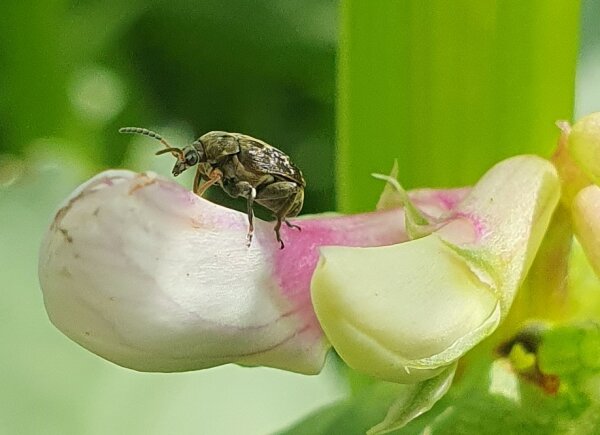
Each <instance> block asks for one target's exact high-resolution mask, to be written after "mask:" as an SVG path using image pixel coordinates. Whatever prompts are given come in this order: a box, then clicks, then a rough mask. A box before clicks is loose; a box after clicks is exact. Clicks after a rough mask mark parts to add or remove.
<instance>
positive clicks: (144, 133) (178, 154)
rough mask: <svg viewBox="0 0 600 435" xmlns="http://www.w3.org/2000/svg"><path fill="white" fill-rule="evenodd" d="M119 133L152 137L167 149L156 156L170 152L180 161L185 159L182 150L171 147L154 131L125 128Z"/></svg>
mask: <svg viewBox="0 0 600 435" xmlns="http://www.w3.org/2000/svg"><path fill="white" fill-rule="evenodd" d="M119 133H130V134H141V135H142V136H148V137H151V138H152V139H156V140H157V141H159V142H160V143H161V144H163V145H164V146H165V149H164V150H160V151H157V152H156V155H160V154H164V153H166V152H170V153H171V154H173V155H174V156H175V157H177V158H179V159H182V160H183V158H184V157H183V151H181V149H179V148H175V147H172V146H171V145H169V143H168V142H167V141H166V140H165V139H163V137H162V136H161V135H160V134H158V133H155V132H153V131H152V130H148V129H147V128H140V127H123V128H120V129H119Z"/></svg>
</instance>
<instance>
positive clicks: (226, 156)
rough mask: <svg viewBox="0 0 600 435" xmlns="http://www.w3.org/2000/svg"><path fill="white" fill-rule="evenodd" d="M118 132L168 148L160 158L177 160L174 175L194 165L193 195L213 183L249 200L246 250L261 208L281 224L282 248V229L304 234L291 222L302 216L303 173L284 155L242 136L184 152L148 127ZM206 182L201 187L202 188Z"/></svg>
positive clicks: (217, 137)
mask: <svg viewBox="0 0 600 435" xmlns="http://www.w3.org/2000/svg"><path fill="white" fill-rule="evenodd" d="M119 132H120V133H133V134H141V135H144V136H148V137H151V138H153V139H156V140H158V141H159V142H160V143H162V144H163V145H164V146H165V148H164V149H162V150H160V151H158V152H156V155H161V154H165V153H171V154H172V155H173V156H174V157H175V158H176V159H177V160H176V162H175V166H174V167H173V171H172V173H173V175H174V176H175V177H177V176H178V175H179V174H181V173H182V172H184V171H185V170H187V169H188V168H191V167H193V166H196V167H197V169H196V176H195V178H194V185H193V188H192V190H193V192H194V193H196V194H197V195H199V196H202V195H203V194H204V192H206V190H207V189H208V188H209V187H211V186H212V185H214V184H217V185H219V186H220V187H221V188H222V189H223V190H224V191H225V192H226V193H227V194H228V195H229V196H231V197H233V198H237V197H242V198H245V199H246V211H247V214H248V234H247V245H248V246H250V244H251V243H252V235H253V232H254V224H253V218H254V210H253V206H254V203H255V202H256V203H257V204H259V205H261V206H263V207H264V208H266V209H267V210H270V211H272V212H273V216H274V217H275V218H276V219H277V222H276V223H275V236H276V238H277V241H278V242H279V243H280V245H281V249H283V248H284V247H285V244H284V243H283V240H281V234H280V229H281V224H282V223H285V224H286V225H287V226H288V227H290V228H296V229H298V230H301V228H300V227H299V226H298V225H295V224H292V223H291V222H289V221H288V219H287V218H288V217H295V216H297V215H298V213H300V210H301V209H302V205H303V203H304V188H305V187H306V182H305V181H304V176H303V175H302V172H301V171H300V169H298V167H297V166H296V165H294V164H293V163H292V162H291V160H290V158H289V157H288V156H287V155H286V154H285V153H283V152H282V151H281V150H279V149H277V148H275V147H273V146H271V145H269V144H268V143H266V142H264V141H262V140H260V139H256V138H254V137H252V136H248V135H245V134H241V133H228V132H225V131H211V132H208V133H206V134H204V135H202V136H200V137H199V138H198V139H196V140H195V141H194V142H192V143H191V144H190V145H188V146H186V147H184V148H175V147H172V146H171V145H169V143H168V142H167V141H166V140H165V139H163V137H162V136H160V135H159V134H158V133H155V132H153V131H151V130H148V129H146V128H140V127H123V128H121V129H119ZM201 181H204V183H203V184H200V183H201Z"/></svg>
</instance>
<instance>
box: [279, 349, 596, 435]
mask: <svg viewBox="0 0 600 435" xmlns="http://www.w3.org/2000/svg"><path fill="white" fill-rule="evenodd" d="M586 381H587V382H586V383H581V384H578V386H577V389H576V390H573V389H572V390H569V391H567V390H564V391H560V392H559V393H558V394H556V395H547V394H543V393H541V392H540V388H539V387H538V386H536V385H533V384H531V383H529V382H527V381H525V380H523V379H520V378H519V377H518V376H517V375H516V374H515V372H514V369H513V368H512V367H511V366H510V364H509V362H508V361H507V360H506V359H497V360H495V361H492V360H491V359H490V358H489V357H488V358H481V359H479V360H478V361H477V363H474V364H471V365H469V366H468V367H467V368H466V369H465V370H464V371H463V373H462V374H461V376H460V377H459V378H458V379H457V381H456V382H455V384H453V386H452V388H451V389H450V391H449V392H448V394H447V395H446V396H444V397H443V398H442V399H441V400H440V401H439V402H437V403H436V404H435V405H434V407H433V408H432V409H431V411H429V412H428V413H427V414H424V415H422V416H420V417H418V418H417V419H415V420H413V421H412V422H411V423H409V424H408V425H407V426H406V427H404V428H403V429H401V430H397V431H394V432H392V433H397V434H411V435H413V434H414V435H416V434H431V435H457V434H460V435H467V434H485V435H495V434H498V435H503V434H515V435H520V434H523V435H524V434H528V435H532V434H540V435H541V434H544V435H553V434H556V435H558V434H573V435H574V434H579V435H595V434H597V433H598V432H597V429H598V426H597V425H598V423H599V421H600V420H599V416H600V414H599V413H600V402H598V397H593V398H590V397H589V396H588V393H587V391H585V390H586V389H588V388H590V385H591V384H595V385H597V384H598V379H597V378H593V377H588V378H586ZM407 387H408V386H398V385H396V386H394V385H391V384H386V383H377V384H373V385H372V386H370V387H369V388H366V389H365V390H363V391H361V393H360V394H358V395H356V396H354V397H352V398H350V399H346V400H345V401H341V402H340V403H338V404H335V405H332V406H329V407H327V408H325V409H323V410H321V411H319V412H318V413H315V414H313V415H312V416H310V417H309V418H308V419H307V420H306V421H305V422H304V424H299V425H297V426H295V427H293V428H290V429H289V430H287V431H284V432H281V435H301V434H308V433H310V434H312V435H326V434H334V433H343V434H345V435H359V434H364V433H365V430H367V429H368V428H369V427H371V426H373V425H375V424H376V423H378V422H379V421H381V420H382V418H383V416H384V415H385V413H386V411H387V408H388V406H389V403H390V402H392V401H393V399H394V397H395V396H396V395H398V394H400V392H401V390H402V389H403V388H407ZM572 388H574V387H572ZM577 393H581V394H582V395H583V396H582V397H586V399H585V400H582V401H575V400H573V398H574V397H578V396H577ZM309 428H313V430H312V431H310V432H309V431H308V430H309Z"/></svg>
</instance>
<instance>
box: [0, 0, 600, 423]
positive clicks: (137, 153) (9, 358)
mask: <svg viewBox="0 0 600 435" xmlns="http://www.w3.org/2000/svg"><path fill="white" fill-rule="evenodd" d="M355 3H356V2H355ZM398 3H401V2H398ZM494 3H499V4H502V2H494ZM365 4H366V3H365ZM413 4H414V3H413ZM504 4H506V2H505V3H504ZM338 7H339V4H338V2H337V1H333V0H286V1H275V0H254V1H252V2H248V1H243V0H228V1H227V2H223V1H219V0H207V1H195V0H171V1H138V0H130V1H119V0H107V1H97V0H81V1H75V0H72V1H67V0H44V1H41V2H40V1H33V0H22V1H16V0H5V1H3V2H2V3H1V4H0V16H2V17H3V25H2V26H0V185H1V186H2V187H0V285H1V290H0V344H2V347H1V349H2V353H1V355H0V434H107V433H115V434H119V433H122V434H142V433H143V434H150V435H152V434H157V435H158V434H170V433H178V434H199V433H202V434H203V433H210V434H229V433H244V434H264V433H270V432H273V431H275V430H277V429H279V428H282V427H284V426H286V425H288V424H289V423H291V422H292V421H294V420H296V419H298V418H301V417H302V416H303V415H305V414H306V413H308V412H309V411H312V410H315V409H317V408H319V407H320V406H322V405H324V404H327V403H330V402H333V401H334V400H336V399H338V398H340V397H344V396H346V395H347V394H348V386H347V385H346V382H345V380H344V379H343V378H342V377H341V376H340V375H339V372H338V370H336V364H335V362H334V363H331V364H329V365H328V366H327V369H326V370H325V372H324V373H323V374H321V375H319V376H317V377H304V376H300V375H295V374H290V373H285V372H280V371H276V370H268V369H261V368H259V369H244V368H239V367H235V366H227V367H220V368H217V369H212V370H208V371H204V372H197V373H186V374H174V375H162V374H141V373H136V372H132V371H129V370H126V369H122V368H120V367H117V366H115V365H112V364H110V363H108V362H106V361H104V360H101V359H100V358H97V357H95V356H94V355H92V354H90V353H88V352H87V351H85V350H83V349H82V348H79V347H78V346H77V345H75V344H73V343H71V342H70V341H69V340H68V339H66V338H65V337H64V336H62V335H61V334H60V333H59V332H58V331H57V330H55V329H54V328H53V327H52V326H51V324H50V323H49V321H48V320H47V317H46V314H45V311H44V309H43V303H42V297H41V293H40V291H39V288H38V284H37V273H36V267H37V250H38V246H39V243H40V239H41V237H42V234H43V232H44V230H45V228H46V226H47V225H48V223H49V221H50V218H51V215H52V213H53V211H54V209H55V208H56V206H57V204H58V203H59V201H60V200H61V199H62V198H63V197H64V196H66V194H67V193H68V192H69V191H71V190H72V189H73V187H74V186H76V185H77V184H78V183H79V182H81V181H82V180H83V179H85V177H87V176H90V175H91V174H93V173H95V172H97V171H100V170H102V169H105V168H108V167H127V168H130V169H133V170H148V169H151V170H155V171H157V172H160V173H163V174H167V175H168V174H169V171H170V168H171V166H172V160H171V159H170V158H169V157H167V156H162V157H154V156H153V151H155V150H157V149H158V148H159V144H158V143H156V142H154V141H152V140H150V139H147V138H142V137H139V138H138V137H132V136H124V135H119V134H118V133H117V130H118V128H119V127H122V126H141V127H148V128H151V129H154V130H156V131H158V132H160V133H161V134H163V136H165V137H166V138H167V139H168V140H169V141H170V142H171V143H173V144H174V145H176V146H177V145H181V144H184V143H187V142H189V141H191V140H192V139H194V138H195V137H197V136H199V135H200V134H202V133H204V132H206V131H209V130H217V129H218V130H229V131H239V132H244V133H247V134H250V135H253V136H256V137H259V138H262V139H265V140H266V141H267V142H269V143H271V144H273V145H275V146H277V147H279V148H281V149H282V150H284V151H286V152H287V153H288V154H290V156H291V157H292V158H293V160H294V161H295V162H296V163H297V164H298V166H299V167H301V168H302V170H303V171H304V173H305V176H306V179H307V181H308V187H307V192H306V203H305V207H304V213H314V212H322V211H327V210H332V209H334V208H336V204H339V205H340V207H341V208H343V209H345V210H355V209H364V208H368V207H369V204H374V203H375V201H376V197H374V196H373V195H372V192H374V191H376V190H377V189H380V185H378V184H377V182H375V181H373V180H370V179H369V177H368V173H369V172H371V171H372V170H377V171H385V170H387V169H388V168H389V166H391V161H387V160H386V161H383V162H382V161H381V157H379V160H375V158H371V156H372V155H375V156H381V154H378V153H377V145H376V144H370V143H365V144H362V143H361V144H358V145H356V144H352V145H350V146H349V147H350V148H347V149H356V148H357V147H360V148H361V149H362V151H361V154H359V153H357V152H348V151H345V152H344V157H343V158H344V159H346V160H345V163H344V164H343V165H340V164H339V162H336V155H337V154H336V151H335V149H336V148H335V147H334V146H335V143H336V114H335V102H336V98H337V97H336V50H337V46H338V19H339V13H338ZM580 16H581V17H582V20H581V22H582V26H583V27H582V33H581V42H580V50H579V61H578V70H577V88H576V89H577V92H576V112H577V113H579V114H585V113H587V112H590V111H597V110H598V109H600V85H599V83H600V38H599V37H598V36H597V23H598V20H600V2H599V1H597V0H586V1H584V2H583V4H582V9H581V15H580ZM413 18H414V15H413ZM417 18H419V17H417ZM426 18H427V17H426V16H421V17H420V19H423V20H425V19H426ZM520 24H522V25H523V23H520ZM392 25H393V23H392ZM528 25H529V23H526V24H525V26H528ZM459 30H461V26H460V23H458V24H457V25H456V26H454V27H448V28H446V29H445V30H444V31H445V32H446V33H442V34H440V35H439V37H438V38H437V40H438V41H441V42H440V44H441V45H440V46H439V48H440V50H441V49H443V48H444V45H443V44H444V41H450V44H452V41H454V39H453V38H454V37H455V35H454V34H453V32H455V31H456V32H457V31H459ZM533 34H534V36H535V33H533ZM382 38H383V36H382ZM461 38H464V40H463V41H462V42H461V41H460V40H459V41H458V42H457V43H463V44H464V43H465V41H468V40H469V34H468V33H466V32H463V33H462V34H461ZM510 38H513V39H512V40H515V41H518V40H519V39H520V38H521V35H520V34H519V32H516V33H515V34H514V35H512V36H510ZM510 38H509V39H510ZM376 42H377V44H375V45H374V46H373V47H374V48H373V47H369V46H366V47H363V48H360V47H359V49H363V50H365V53H368V52H369V50H371V51H373V50H376V49H377V47H378V46H379V45H385V40H383V39H380V40H378V41H376ZM497 42H498V41H497ZM501 43H502V41H499V42H498V44H501ZM498 47H500V48H501V45H497V46H496V48H498ZM550 49H552V47H550ZM555 49H556V52H554V51H552V50H550V51H549V52H548V53H546V54H547V55H548V56H549V57H552V56H555V57H556V62H557V67H558V66H560V62H561V53H560V47H558V48H556V47H555ZM373 53H374V54H377V52H376V51H374V52H373ZM418 54H419V53H418V52H417V53H413V55H415V56H417V58H418ZM528 55H529V53H528V52H527V51H525V52H523V58H526V57H528ZM490 56H493V54H490ZM531 56H532V57H535V56H536V54H535V50H534V52H533V53H532V54H531ZM375 57H376V56H375ZM417 60H419V59H417ZM421 60H423V59H421ZM434 60H435V57H434ZM437 62H439V63H440V66H439V68H444V66H447V65H449V64H450V61H449V60H448V59H447V58H445V57H444V56H442V58H441V59H438V60H437ZM444 62H445V63H444ZM472 66H473V65H472ZM430 68H431V69H432V70H433V69H435V68H436V65H435V64H431V65H430ZM465 68H467V67H465ZM567 68H568V65H567ZM563 69H564V68H563ZM542 72H543V71H542ZM411 74H413V75H415V74H423V77H425V79H423V80H424V82H425V83H426V80H427V77H429V76H427V74H431V72H430V71H427V70H421V71H419V70H416V71H413V72H412V73H411ZM341 77H342V81H343V80H346V79H347V76H346V79H344V77H345V76H344V75H342V76H341ZM411 77H412V76H409V77H408V78H407V80H409V79H411ZM412 79H414V80H415V83H418V82H419V80H421V78H420V77H412ZM343 83H346V82H343ZM344 86H349V85H348V83H346V84H345V85H344ZM391 86H393V84H392V85H391ZM567 86H568V85H567ZM438 88H439V89H442V91H440V92H443V89H446V88H450V90H451V91H454V90H455V89H456V88H457V85H456V84H454V83H443V82H442V83H438ZM495 91H497V92H500V91H501V90H495ZM381 92H383V93H384V94H385V93H386V92H387V91H386V89H385V87H384V88H382V89H381ZM431 92H434V91H433V90H432V91H431ZM569 92H570V91H569ZM457 94H458V93H457V92H454V94H452V92H450V93H448V95H450V96H452V95H455V96H456V95H457ZM492 94H493V93H488V94H483V95H481V96H477V95H476V96H473V95H471V98H473V99H478V98H479V99H486V98H488V99H489V98H492V97H493V95H492ZM344 95H348V96H351V95H357V99H356V100H352V101H357V102H358V103H360V102H361V98H367V99H368V98H371V95H370V94H369V95H367V96H366V97H365V96H361V95H360V93H358V94H352V93H351V92H349V91H348V92H346V93H345V94H344ZM390 95H391V97H393V98H399V97H402V95H401V94H400V95H399V96H398V95H397V94H394V93H393V92H391V93H390ZM569 95H570V93H569ZM382 96H385V95H378V96H377V97H378V98H379V97H382ZM445 96H447V95H446V94H440V93H438V92H437V91H435V95H433V96H432V95H430V96H429V97H427V98H436V97H438V98H439V100H438V102H441V99H442V98H444V97H445ZM344 98H345V97H343V98H342V100H341V104H342V105H343V107H344V110H345V112H343V113H345V114H346V115H347V116H346V118H344V119H346V121H344V120H343V119H342V120H340V124H339V127H340V128H341V136H342V140H343V141H342V148H343V147H345V146H346V145H344V144H346V142H345V141H347V142H348V143H349V142H351V141H349V140H348V138H350V136H351V135H354V136H352V137H353V138H354V137H358V138H360V134H367V133H368V129H365V128H363V129H362V131H361V132H358V133H357V131H358V128H356V129H354V127H353V125H357V126H359V127H361V120H362V118H361V116H363V114H361V112H360V110H358V111H351V110H350V109H349V108H352V104H353V103H352V101H350V100H347V99H346V100H344ZM348 98H350V97H348ZM422 98H425V97H422V96H421V95H420V94H418V93H414V92H413V94H412V97H411V96H408V97H407V100H408V101H409V102H410V103H411V104H413V103H414V104H417V103H419V102H420V101H421V99H422ZM348 101H350V102H348ZM365 101H366V100H365ZM398 101H399V102H400V104H399V106H402V104H401V103H402V101H403V100H401V99H398ZM358 103H357V104H358ZM421 103H422V101H421ZM492 103H493V101H492ZM492 103H490V105H489V107H487V108H488V109H489V108H492V107H494V105H493V104H492ZM569 104H570V103H569ZM376 110H377V107H376V105H375V107H365V108H364V112H363V113H365V112H367V111H371V112H373V111H376ZM405 110H407V111H411V110H413V106H412V105H407V106H406V108H405ZM416 110H421V111H424V110H426V106H424V105H423V104H421V105H420V106H419V105H418V104H417V106H416ZM440 110H460V109H456V108H455V107H453V106H452V105H451V104H448V105H447V107H446V108H443V106H442V109H440ZM490 110H491V109H490ZM506 110H507V112H506V113H510V110H518V107H515V108H513V107H511V108H509V109H506ZM529 110H532V109H531V107H529ZM570 110H571V108H570V107H568V109H567V112H569V111H570ZM440 113H441V114H442V115H443V112H440ZM372 116H373V117H374V118H377V116H378V114H377V113H374V114H373V115H372ZM565 116H566V115H565ZM353 117H354V118H353ZM347 120H351V121H352V123H353V124H352V125H350V126H348V125H346V124H344V122H347ZM488 121H489V122H490V124H494V125H495V124H501V123H502V121H501V120H498V119H494V118H492V119H489V120H488ZM390 122H391V123H392V125H395V124H393V122H395V121H394V120H393V119H391V120H390ZM544 125H545V124H544ZM401 127H402V126H401V125H398V129H394V130H393V131H392V132H391V136H389V137H390V140H389V143H388V144H387V145H386V146H384V148H387V150H388V151H389V149H390V148H391V147H398V146H399V145H398V144H403V148H402V149H399V151H398V154H399V155H401V154H402V153H404V154H406V155H415V156H417V157H418V158H419V159H421V160H420V161H421V164H424V165H426V166H427V160H426V159H425V157H426V154H424V153H423V152H422V151H423V150H422V147H421V148H419V142H418V139H419V135H418V134H415V131H413V132H411V133H410V134H408V136H403V133H402V128H401ZM442 127H444V126H442ZM550 128H552V126H551V125H550ZM388 131H389V130H386V131H385V132H384V133H385V135H388ZM416 131H417V132H418V130H416ZM457 132H460V131H459V130H457ZM552 134H554V133H552ZM463 139H464V138H463V137H462V136H460V135H459V134H458V133H457V135H455V136H451V137H450V139H449V142H448V143H446V142H440V145H439V147H438V148H436V149H435V153H436V156H438V157H442V160H443V156H444V153H446V155H447V156H451V155H453V154H454V155H456V154H458V153H457V151H464V149H463V148H462V147H463V143H462V142H461V141H462V140H463ZM468 139H469V140H471V141H472V142H477V141H476V138H474V137H469V138H468ZM486 139H489V137H487V138H482V140H481V143H475V144H474V145H473V148H472V149H475V148H476V147H477V148H479V149H480V152H479V153H477V154H476V155H474V154H473V155H471V157H470V158H469V159H468V161H467V162H466V163H464V164H463V167H461V168H460V169H461V171H460V172H457V168H456V167H453V166H452V165H451V164H450V163H448V162H450V161H451V160H448V161H447V162H446V163H447V164H446V166H445V167H442V166H440V165H439V164H438V163H435V164H434V165H433V166H431V167H429V166H428V167H427V168H428V169H430V171H427V170H426V171H419V170H418V169H416V167H415V166H406V167H404V168H403V170H404V177H403V181H406V183H407V185H408V186H415V185H420V184H424V183H425V182H427V181H429V182H432V183H435V184H443V183H446V184H458V183H463V182H467V181H472V180H473V177H474V176H475V175H476V174H480V173H482V172H483V171H484V170H485V169H486V168H487V166H488V163H489V162H488V160H489V158H490V157H489V156H490V155H492V156H495V157H493V158H494V159H497V158H498V157H500V155H501V154H502V152H501V153H500V154H498V153H496V154H494V149H493V147H494V145H493V144H491V143H489V142H486ZM377 140H378V141H379V140H380V139H379V138H378V139H377ZM375 143H378V142H377V141H375ZM352 147H354V148H352ZM411 147H413V148H412V149H411ZM444 147H446V148H447V149H444ZM452 147H454V148H452ZM486 147H487V148H486ZM544 147H545V148H544ZM517 148H518V147H517ZM542 148H543V149H549V148H548V147H547V146H546V145H543V146H542ZM343 149H346V148H343ZM425 151H427V150H425ZM517 151H518V149H507V150H504V151H503V152H504V153H506V152H517ZM521 151H523V149H521ZM386 152H387V151H386ZM490 153H491V154H490ZM424 156H425V157H424ZM450 158H451V157H450ZM423 159H425V160H423ZM416 161H419V160H418V159H417V160H416ZM439 161H440V160H439V159H438V160H437V161H436V162H439ZM373 162H376V164H377V167H372V165H373V164H374V163H373ZM336 163H337V164H338V165H337V166H338V168H340V167H342V171H341V172H343V174H340V173H339V171H338V177H339V178H338V180H340V183H341V185H342V188H343V190H340V189H339V185H338V186H337V187H338V190H337V193H338V198H336V175H335V174H334V170H333V168H334V167H335V166H336ZM363 163H365V166H364V170H363V166H362V165H363ZM366 163H368V165H367V164H366ZM453 172H454V176H453ZM348 180H353V181H352V183H354V184H352V183H350V182H348ZM181 182H183V183H184V184H186V185H188V186H189V183H190V180H189V177H188V178H187V179H186V178H185V177H182V180H181ZM363 185H364V186H366V187H364V189H363ZM342 191H343V192H348V191H355V192H359V193H356V194H355V195H354V196H352V195H349V194H340V192H342ZM211 195H213V197H214V199H215V200H217V201H221V202H224V203H226V204H228V205H231V206H233V207H236V208H242V207H243V206H244V204H243V203H240V202H239V201H230V200H228V199H227V198H225V197H223V196H222V195H221V194H220V193H219V192H218V191H217V189H215V191H213V192H211ZM340 196H341V197H340ZM357 198H358V199H357Z"/></svg>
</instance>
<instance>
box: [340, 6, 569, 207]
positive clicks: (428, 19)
mask: <svg viewBox="0 0 600 435" xmlns="http://www.w3.org/2000/svg"><path fill="white" fill-rule="evenodd" d="M579 9H580V4H579V1H577V0H528V1H521V0H505V1H485V2H473V1H471V0H456V1H453V2H447V1H445V0H430V1H427V2H423V1H420V0H402V1H397V0H382V1H372V2H370V1H364V0H345V1H343V2H342V7H341V38H340V55H339V69H338V70H339V101H338V135H339V138H338V157H339V159H338V166H337V177H338V180H337V181H338V206H339V209H340V210H341V211H344V212H355V211H363V210H370V209H373V207H374V205H375V203H376V201H377V196H378V194H379V192H380V191H381V183H380V182H377V180H373V179H371V178H370V177H369V174H370V173H372V172H377V173H386V172H387V170H388V168H389V167H390V166H391V164H392V162H393V159H394V158H398V159H399V163H400V179H401V180H402V183H403V185H404V186H406V187H407V188H411V187H415V186H424V185H429V186H451V185H464V184H471V183H473V182H474V181H475V180H476V179H477V178H478V177H479V176H480V175H481V174H482V173H483V172H484V171H485V170H486V169H487V168H488V167H489V166H491V165H492V164H493V163H495V162H497V161H499V160H501V159H503V158H505V157H508V156H510V155H514V154H518V153H538V154H542V155H545V156H547V155H548V154H549V153H550V151H551V150H552V148H553V146H554V144H555V143H556V137H557V134H558V132H557V129H556V127H555V125H554V121H555V120H557V119H563V118H564V119H570V117H571V114H572V110H573V95H574V79H575V62H576V57H577V49H578V29H579Z"/></svg>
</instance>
